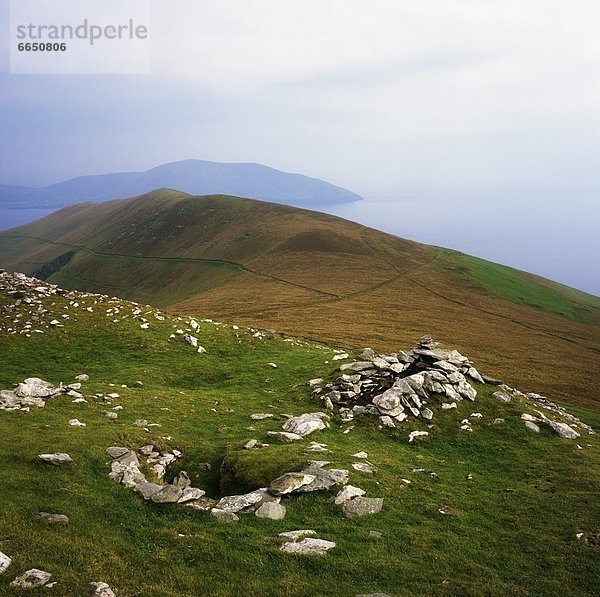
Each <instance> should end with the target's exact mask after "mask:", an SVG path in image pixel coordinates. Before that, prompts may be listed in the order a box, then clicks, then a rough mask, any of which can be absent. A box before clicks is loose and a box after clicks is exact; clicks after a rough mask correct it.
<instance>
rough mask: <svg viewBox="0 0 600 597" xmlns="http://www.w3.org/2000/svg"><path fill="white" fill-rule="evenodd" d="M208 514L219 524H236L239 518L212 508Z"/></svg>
mask: <svg viewBox="0 0 600 597" xmlns="http://www.w3.org/2000/svg"><path fill="white" fill-rule="evenodd" d="M210 513H211V516H214V518H216V519H217V520H218V521H219V522H225V523H228V522H237V521H238V520H239V517H238V516H237V515H236V514H235V513H234V512H230V511H228V510H221V509H219V508H212V509H211V511H210Z"/></svg>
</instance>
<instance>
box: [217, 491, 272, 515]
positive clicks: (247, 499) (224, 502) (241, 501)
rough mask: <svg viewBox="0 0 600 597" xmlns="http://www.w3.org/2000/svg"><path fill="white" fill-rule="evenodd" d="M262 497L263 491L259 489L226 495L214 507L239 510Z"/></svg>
mask: <svg viewBox="0 0 600 597" xmlns="http://www.w3.org/2000/svg"><path fill="white" fill-rule="evenodd" d="M262 499H263V493H262V492H261V491H251V492H250V493H245V494H243V495H228V496H226V497H224V498H221V499H220V500H219V502H218V503H217V505H216V506H215V507H216V508H218V509H219V510H225V511H226V512H239V511H240V510H244V509H245V508H249V507H250V506H254V505H255V504H257V503H258V502H260V501H262Z"/></svg>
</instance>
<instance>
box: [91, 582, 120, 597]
mask: <svg viewBox="0 0 600 597" xmlns="http://www.w3.org/2000/svg"><path fill="white" fill-rule="evenodd" d="M87 590H88V595H89V596H90V597H115V594H114V592H113V590H112V589H111V588H110V587H109V586H108V584H107V583H105V582H91V583H90V584H89V585H88V586H87Z"/></svg>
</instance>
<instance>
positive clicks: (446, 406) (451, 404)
mask: <svg viewBox="0 0 600 597" xmlns="http://www.w3.org/2000/svg"><path fill="white" fill-rule="evenodd" d="M452 408H458V405H457V404H456V402H442V410H450V409H452Z"/></svg>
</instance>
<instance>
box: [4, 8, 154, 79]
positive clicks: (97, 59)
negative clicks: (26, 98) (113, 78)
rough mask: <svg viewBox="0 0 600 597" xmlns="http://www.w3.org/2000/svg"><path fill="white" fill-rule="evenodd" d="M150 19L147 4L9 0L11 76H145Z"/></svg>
mask: <svg viewBox="0 0 600 597" xmlns="http://www.w3.org/2000/svg"><path fill="white" fill-rule="evenodd" d="M150 16H151V14H150V0H102V1H101V2H98V1H97V0H52V1H51V2H43V3H40V2H39V1H38V0H11V15H10V44H11V47H10V66H11V72H12V73H15V74H126V73H131V74H136V73H148V72H150V68H151V46H150V42H151V39H150V38H151V27H150Z"/></svg>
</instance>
